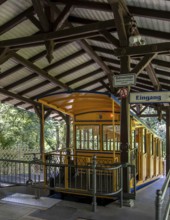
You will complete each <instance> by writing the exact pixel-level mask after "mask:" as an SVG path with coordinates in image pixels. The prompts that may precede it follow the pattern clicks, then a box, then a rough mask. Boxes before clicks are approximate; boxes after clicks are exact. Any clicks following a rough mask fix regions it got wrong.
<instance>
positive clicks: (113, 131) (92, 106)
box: [39, 91, 163, 184]
mask: <svg viewBox="0 0 170 220" xmlns="http://www.w3.org/2000/svg"><path fill="white" fill-rule="evenodd" d="M39 102H41V103H42V104H44V105H47V106H49V107H51V108H53V109H56V110H58V111H61V112H62V113H65V114H68V115H70V116H71V117H72V120H73V139H74V140H73V147H74V155H76V157H75V161H76V163H78V164H80V163H81V164H82V163H83V164H88V163H89V162H90V161H91V158H92V156H93V155H96V156H97V163H99V164H113V163H116V162H120V163H121V156H120V150H121V149H120V104H119V101H118V100H117V99H116V98H115V97H113V96H111V95H110V94H106V93H92V92H83V91H82V92H69V93H57V94H52V95H49V96H48V97H43V98H41V99H39ZM130 123H131V130H130V137H131V138H130V149H129V158H130V163H131V164H134V165H136V170H137V172H136V179H137V180H138V184H142V183H143V182H145V181H150V180H152V179H153V178H156V177H157V176H159V175H161V174H162V173H163V169H162V140H161V139H160V138H159V137H158V136H157V135H156V134H155V133H154V132H153V131H152V130H151V129H149V128H148V127H147V126H146V125H145V124H144V123H142V121H141V120H140V119H138V118H137V117H136V116H134V115H133V114H131V116H130ZM66 147H68V146H66ZM82 158H83V159H82ZM82 161H83V162H82Z"/></svg>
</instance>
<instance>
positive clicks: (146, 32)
mask: <svg viewBox="0 0 170 220" xmlns="http://www.w3.org/2000/svg"><path fill="white" fill-rule="evenodd" d="M138 30H139V32H140V34H141V35H142V36H143V35H144V36H149V37H153V38H160V39H165V40H169V39H170V33H169V32H163V31H157V30H152V29H146V28H138Z"/></svg>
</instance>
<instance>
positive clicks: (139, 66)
mask: <svg viewBox="0 0 170 220" xmlns="http://www.w3.org/2000/svg"><path fill="white" fill-rule="evenodd" d="M156 56H157V54H156V53H155V54H148V55H146V56H144V57H143V58H142V60H140V61H139V63H138V64H137V65H136V66H135V67H134V68H133V69H132V70H131V73H136V75H137V76H138V75H139V74H140V73H141V72H142V71H143V70H144V69H145V68H146V67H147V66H148V65H149V63H150V62H151V60H153V59H154V58H155V57H156Z"/></svg>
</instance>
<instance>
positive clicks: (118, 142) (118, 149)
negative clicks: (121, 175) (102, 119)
mask: <svg viewBox="0 0 170 220" xmlns="http://www.w3.org/2000/svg"><path fill="white" fill-rule="evenodd" d="M107 126H112V127H113V125H112V124H103V125H102V150H103V151H113V150H114V139H113V138H112V139H111V141H110V147H108V146H107V141H105V138H104V135H105V134H104V127H107ZM115 126H117V125H115ZM118 126H120V125H118ZM108 143H109V142H108ZM105 145H106V146H105ZM115 151H120V137H119V138H117V137H116V135H115Z"/></svg>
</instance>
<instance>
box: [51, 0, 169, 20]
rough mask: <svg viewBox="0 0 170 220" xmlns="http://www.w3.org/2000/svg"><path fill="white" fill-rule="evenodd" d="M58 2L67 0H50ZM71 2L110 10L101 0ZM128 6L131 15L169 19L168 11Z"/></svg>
mask: <svg viewBox="0 0 170 220" xmlns="http://www.w3.org/2000/svg"><path fill="white" fill-rule="evenodd" d="M59 3H60V4H67V3H68V0H51V4H59ZM71 3H72V5H73V6H75V7H76V8H83V9H89V10H98V11H106V12H112V10H111V8H110V5H109V4H107V3H103V2H93V1H77V0H72V1H71ZM128 8H129V11H130V13H132V14H133V15H137V16H142V17H149V18H156V19H162V20H170V14H169V12H168V11H164V10H156V9H150V8H142V7H136V6H128Z"/></svg>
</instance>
